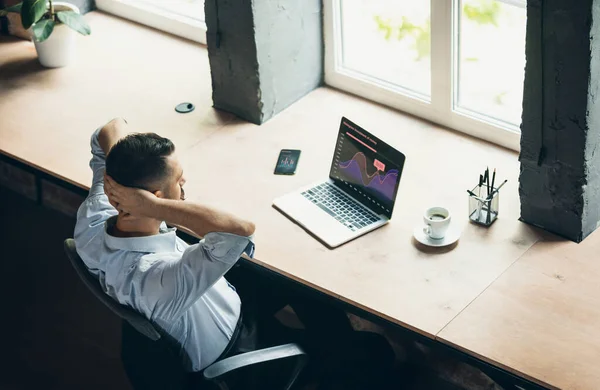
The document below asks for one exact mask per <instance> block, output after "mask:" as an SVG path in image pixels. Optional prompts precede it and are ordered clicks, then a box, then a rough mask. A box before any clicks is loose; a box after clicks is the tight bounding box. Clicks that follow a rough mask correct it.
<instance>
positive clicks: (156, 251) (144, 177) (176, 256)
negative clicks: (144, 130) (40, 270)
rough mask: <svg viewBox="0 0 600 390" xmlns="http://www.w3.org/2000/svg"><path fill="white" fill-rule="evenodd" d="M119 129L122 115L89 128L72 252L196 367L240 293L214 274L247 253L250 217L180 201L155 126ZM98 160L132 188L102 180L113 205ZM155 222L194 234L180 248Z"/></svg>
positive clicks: (226, 330) (235, 311) (226, 334)
mask: <svg viewBox="0 0 600 390" xmlns="http://www.w3.org/2000/svg"><path fill="white" fill-rule="evenodd" d="M126 132H127V124H126V123H125V121H124V120H122V119H115V120H113V121H111V122H110V123H108V124H107V125H106V126H104V127H103V128H102V129H100V130H98V131H96V132H95V133H94V134H93V136H92V142H91V145H92V154H93V157H92V160H91V162H90V166H91V168H92V170H93V172H94V174H93V181H92V187H91V189H90V193H89V196H88V197H87V199H86V200H85V202H84V203H83V204H82V205H81V207H80V208H79V211H78V213H77V224H76V227H75V243H76V247H77V252H78V253H79V255H80V256H81V258H82V259H83V261H84V262H85V264H86V265H87V267H88V269H89V270H90V272H92V273H93V274H94V275H96V276H98V279H99V281H100V284H101V286H102V288H103V289H104V291H105V292H106V293H107V294H108V295H110V296H111V297H112V298H114V299H115V300H117V301H118V302H119V303H121V304H123V305H126V306H130V307H132V308H133V309H135V310H136V311H138V312H140V313H142V314H143V315H144V316H145V317H146V318H148V319H149V320H151V321H152V322H154V323H155V324H157V325H158V326H159V327H161V328H162V329H163V330H164V331H165V332H167V333H168V334H169V335H171V336H172V337H173V339H175V340H176V341H177V342H178V344H179V345H180V348H181V352H182V353H181V356H182V358H183V359H184V362H183V364H184V366H185V368H186V369H187V370H188V371H200V370H202V369H203V368H205V367H206V366H208V365H209V364H211V363H212V362H214V361H215V360H216V359H217V358H218V357H219V356H220V355H221V353H222V352H223V351H224V350H225V347H226V346H227V344H228V343H229V340H230V339H231V336H232V334H233V332H234V330H235V328H236V325H237V321H238V318H239V317H240V309H241V303H240V298H239V297H238V295H237V294H236V292H235V291H234V289H233V288H231V287H230V285H228V283H227V281H226V280H225V279H224V278H223V275H224V274H225V272H227V270H229V268H231V266H233V265H234V264H235V262H236V261H237V260H238V259H239V257H240V255H241V254H242V253H243V252H246V253H247V254H249V255H252V251H253V244H252V240H251V238H250V236H251V235H252V234H253V233H254V225H253V224H252V223H251V222H248V221H245V220H243V219H240V218H237V217H234V216H232V215H229V214H227V213H224V212H221V211H217V210H214V209H211V208H209V207H206V206H202V205H198V204H195V203H191V202H182V201H181V200H182V199H183V198H184V191H183V185H184V184H185V179H184V176H183V171H182V168H181V165H180V164H179V162H178V160H177V158H176V155H175V153H174V151H175V147H174V145H173V144H172V143H171V141H169V140H167V139H165V138H162V137H159V136H157V135H155V134H137V135H130V136H128V137H125V138H122V137H123V136H124V135H125V134H126ZM113 148H114V149H113ZM111 149H113V151H112V153H111V154H110V157H109V158H108V161H106V155H107V154H108V152H109V151H110V150H111ZM105 165H106V166H107V168H108V169H107V173H108V175H110V176H111V177H113V178H114V180H116V181H118V182H119V183H122V184H123V185H125V186H130V187H136V189H134V188H125V187H121V186H118V185H117V184H116V182H115V181H113V180H111V179H108V180H107V183H112V184H113V186H112V187H107V192H108V190H110V191H112V193H109V196H112V199H111V201H112V202H113V204H114V205H115V206H117V207H118V211H117V209H115V208H114V207H113V205H111V201H109V197H108V196H107V195H106V194H105V188H104V176H105ZM141 189H143V190H141ZM163 221H168V222H169V223H173V224H175V225H181V226H186V227H187V228H189V229H191V230H192V231H193V232H194V233H196V234H197V235H199V236H203V237H204V239H203V240H202V241H201V242H200V243H199V244H198V245H193V246H188V245H187V244H186V243H185V242H183V241H182V240H181V239H179V238H178V237H177V236H176V235H175V229H168V228H167V227H166V225H165V223H164V222H163Z"/></svg>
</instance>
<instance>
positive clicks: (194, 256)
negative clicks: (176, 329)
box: [140, 233, 254, 320]
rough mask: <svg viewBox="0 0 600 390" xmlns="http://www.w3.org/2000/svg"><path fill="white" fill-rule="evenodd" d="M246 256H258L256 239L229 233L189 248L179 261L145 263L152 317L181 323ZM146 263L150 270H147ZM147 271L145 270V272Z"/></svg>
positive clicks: (211, 236) (145, 289) (145, 287)
mask: <svg viewBox="0 0 600 390" xmlns="http://www.w3.org/2000/svg"><path fill="white" fill-rule="evenodd" d="M243 253H246V254H247V255H248V256H250V257H252V256H253V254H254V243H253V237H252V236H251V237H243V236H237V235H235V234H229V233H208V234H207V235H206V236H205V237H204V239H203V240H201V241H200V242H199V243H198V244H196V245H192V246H190V247H188V248H187V249H186V250H185V252H184V253H183V256H182V257H181V258H180V259H178V260H175V261H161V260H160V259H159V256H160V255H161V254H160V253H157V254H152V255H151V256H152V257H153V258H154V261H152V260H149V261H150V263H153V264H148V263H147V262H146V260H144V261H142V263H141V264H140V267H142V268H146V267H147V266H148V265H149V267H147V268H148V271H149V272H142V273H144V274H146V277H145V278H144V279H145V280H144V282H143V283H142V295H144V296H145V297H146V299H149V302H148V303H149V304H150V305H149V306H152V307H153V308H152V309H151V312H152V317H153V318H154V317H160V318H163V319H171V320H174V319H177V318H178V317H179V316H181V315H182V314H183V313H185V311H186V310H187V309H188V308H189V307H190V306H191V305H193V304H194V303H195V302H196V301H197V300H198V299H199V298H200V297H201V296H202V295H203V294H204V293H205V292H206V291H207V290H208V289H210V288H211V287H212V286H213V285H214V284H215V283H216V282H217V281H218V280H219V279H221V278H222V277H223V275H225V273H226V272H227V271H228V270H229V269H230V268H231V267H232V266H233V265H234V264H235V263H236V262H237V261H238V259H239V258H240V256H241V255H242V254H243ZM144 263H146V264H147V266H144ZM142 271H143V270H142Z"/></svg>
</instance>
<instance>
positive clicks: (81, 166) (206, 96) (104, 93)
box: [0, 12, 234, 188]
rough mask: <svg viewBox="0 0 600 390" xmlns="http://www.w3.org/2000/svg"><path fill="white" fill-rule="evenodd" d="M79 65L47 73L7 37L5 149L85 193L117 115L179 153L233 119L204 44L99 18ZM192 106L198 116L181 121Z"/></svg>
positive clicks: (26, 47) (0, 41)
mask: <svg viewBox="0 0 600 390" xmlns="http://www.w3.org/2000/svg"><path fill="white" fill-rule="evenodd" d="M86 19H87V20H88V21H89V23H90V24H91V25H92V27H93V31H92V34H91V35H90V36H88V37H83V36H79V35H78V36H77V39H78V42H77V43H78V48H77V49H78V52H79V53H78V56H77V62H76V63H75V64H72V65H70V66H68V67H65V68H59V69H45V68H43V67H42V66H41V65H39V63H38V60H37V57H36V53H35V48H34V46H33V43H31V42H25V41H21V40H16V39H14V38H11V37H1V36H0V53H1V55H0V121H1V122H0V123H1V126H0V150H1V151H2V153H4V154H7V155H9V156H11V157H14V158H16V159H18V160H21V161H23V162H25V163H27V164H29V165H31V166H34V167H36V168H38V169H41V170H42V171H44V172H48V173H50V174H52V175H55V176H57V177H59V178H62V179H64V180H66V181H68V182H71V183H73V184H75V185H77V186H80V187H83V188H85V187H86V186H87V185H88V183H89V182H90V181H91V172H90V170H89V167H88V166H87V162H88V161H89V158H90V155H89V137H90V131H91V130H92V131H93V129H95V128H97V127H98V126H101V125H102V124H104V123H106V122H108V121H109V120H110V119H112V118H114V117H116V116H123V117H125V118H126V119H127V120H128V121H129V122H130V123H135V126H136V129H138V131H154V132H157V133H161V134H163V135H166V136H168V137H169V138H171V139H172V140H173V142H175V144H176V145H177V146H178V149H179V150H180V151H182V150H184V149H185V148H188V147H190V146H192V145H194V144H195V143H197V142H199V141H200V140H202V139H203V138H205V137H206V136H207V135H208V134H210V133H211V132H213V131H215V130H218V129H219V128H220V127H222V126H223V125H225V124H227V123H229V122H230V121H232V120H233V119H234V116H233V115H231V114H227V113H224V112H219V111H217V110H215V109H213V108H212V98H211V93H212V92H211V81H210V76H209V75H210V67H209V64H208V57H207V55H206V50H205V49H204V48H203V47H202V46H200V45H199V44H195V43H192V42H189V41H186V40H183V39H179V38H175V37H172V36H170V35H167V34H162V33H159V32H157V31H155V30H152V29H148V28H141V27H140V26H139V25H137V24H134V23H131V22H127V21H124V20H122V19H119V18H115V17H109V16H106V15H103V14H101V13H97V12H92V13H90V14H87V15H86ZM184 101H191V102H193V103H194V104H195V105H196V109H195V110H194V111H193V112H192V113H189V114H185V115H181V114H177V113H176V112H175V110H174V108H175V106H176V105H177V104H179V103H181V102H184Z"/></svg>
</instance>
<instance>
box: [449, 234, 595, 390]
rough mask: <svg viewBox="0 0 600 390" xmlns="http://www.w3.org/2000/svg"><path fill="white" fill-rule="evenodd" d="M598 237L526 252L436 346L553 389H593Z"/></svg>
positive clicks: (550, 242)
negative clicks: (465, 353)
mask: <svg viewBox="0 0 600 390" xmlns="http://www.w3.org/2000/svg"><path fill="white" fill-rule="evenodd" d="M599 250H600V231H596V232H595V233H594V234H592V235H591V236H589V237H588V238H587V239H586V240H585V241H584V242H582V243H581V244H579V245H576V244H573V243H571V242H565V241H563V240H558V239H553V238H548V239H546V240H544V241H540V242H539V243H537V244H536V245H535V246H534V247H533V248H531V249H530V250H529V251H528V252H527V253H526V254H525V255H524V256H523V257H521V259H519V261H518V262H516V263H515V264H513V266H512V267H510V269H509V270H508V271H506V272H505V273H504V274H503V275H502V276H500V278H498V280H496V281H495V282H494V283H493V284H492V285H491V286H490V287H489V288H488V289H486V290H485V292H483V294H481V295H480V296H479V297H478V298H477V299H476V300H475V301H474V302H473V303H471V304H470V305H469V307H467V308H466V309H465V310H464V311H463V312H462V313H461V314H460V315H458V317H456V319H454V320H453V321H452V322H450V324H449V325H448V326H447V327H446V328H445V329H444V330H442V332H440V334H439V339H440V340H442V341H443V342H445V343H448V344H450V345H452V346H455V347H457V348H459V349H462V350H465V351H469V353H470V354H475V355H476V356H479V357H480V358H482V359H484V360H486V361H488V362H489V363H491V364H494V365H497V366H501V367H504V368H505V369H507V370H509V371H511V372H513V373H515V374H518V375H521V376H525V377H528V378H529V379H531V380H533V381H536V382H538V383H541V384H544V385H547V386H548V385H550V386H551V387H553V388H560V389H597V388H599V387H600V368H598V360H599V359H600V335H599V333H598V325H599V324H600V283H599V282H598V281H599V280H600V263H599V262H598V258H597V256H598V251H599Z"/></svg>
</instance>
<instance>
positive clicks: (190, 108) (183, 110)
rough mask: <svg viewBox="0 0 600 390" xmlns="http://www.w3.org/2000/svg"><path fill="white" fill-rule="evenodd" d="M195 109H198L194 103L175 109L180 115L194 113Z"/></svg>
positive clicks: (183, 104)
mask: <svg viewBox="0 0 600 390" xmlns="http://www.w3.org/2000/svg"><path fill="white" fill-rule="evenodd" d="M194 108H196V107H195V106H194V105H193V104H192V103H181V104H178V105H177V106H176V107H175V111H177V112H178V113H180V114H187V113H188V112H192V111H194Z"/></svg>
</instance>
